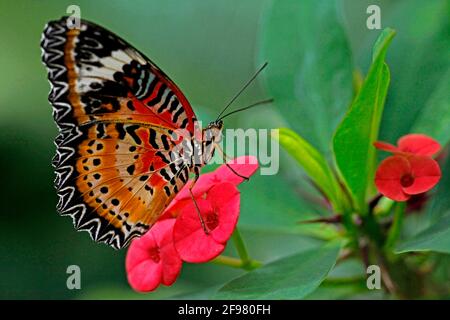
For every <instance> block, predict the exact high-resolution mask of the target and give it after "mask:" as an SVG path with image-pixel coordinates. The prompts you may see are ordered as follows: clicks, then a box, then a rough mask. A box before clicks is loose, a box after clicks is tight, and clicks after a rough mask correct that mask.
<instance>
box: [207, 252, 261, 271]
mask: <svg viewBox="0 0 450 320" xmlns="http://www.w3.org/2000/svg"><path fill="white" fill-rule="evenodd" d="M211 262H212V263H214V264H218V265H222V266H227V267H232V268H237V269H244V270H248V271H250V270H253V269H256V268H259V267H260V266H262V263H261V262H260V261H256V260H249V261H247V262H245V263H244V261H242V260H241V259H238V258H233V257H228V256H222V255H221V256H218V257H217V258H215V259H214V260H212V261H211Z"/></svg>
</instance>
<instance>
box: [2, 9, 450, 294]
mask: <svg viewBox="0 0 450 320" xmlns="http://www.w3.org/2000/svg"><path fill="white" fill-rule="evenodd" d="M273 2H274V1H273V0H246V1H240V0H216V1H204V0H166V1H156V0H150V1H142V0H141V1H132V2H131V1H124V0H122V1H118V0H115V1H106V0H105V1H99V0H97V1H76V2H74V1H31V0H22V1H11V0H2V1H1V2H0V43H1V50H0V66H1V73H0V166H1V168H2V176H1V181H2V183H1V185H0V197H1V200H2V201H1V203H2V206H1V209H0V210H1V218H0V219H1V222H0V228H1V229H0V298H19V299H23V298H37V299H49V298H56V299H66V298H80V299H89V298H97V299H103V298H110V299H111V298H143V299H149V298H168V297H173V296H178V297H189V298H198V297H203V296H207V294H208V291H209V290H213V289H214V287H215V286H218V285H220V284H222V283H224V282H225V281H227V280H229V279H231V278H233V277H235V276H237V275H239V274H240V273H241V271H239V270H233V269H228V268H226V267H222V266H216V265H212V264H202V265H189V264H185V265H184V267H183V270H182V274H181V276H180V279H179V280H178V281H177V282H176V283H175V284H174V285H173V286H172V287H170V288H160V289H158V290H157V291H156V292H155V293H151V294H147V295H142V294H137V293H134V292H133V291H132V290H131V289H130V288H129V286H128V284H127V281H126V274H125V270H124V259H125V250H123V251H120V252H117V251H114V250H112V249H110V248H107V247H106V246H104V245H98V244H95V243H93V242H92V241H91V240H90V238H89V236H88V235H87V234H86V233H77V232H75V231H74V229H73V226H72V222H71V220H70V219H69V218H61V217H59V216H58V215H57V213H56V211H55V204H56V195H55V192H54V189H53V178H54V175H53V171H52V168H51V165H50V160H51V158H52V157H53V154H54V149H55V148H54V145H53V138H54V137H55V135H56V128H55V125H54V123H53V120H52V117H51V107H50V105H49V103H48V102H47V94H48V91H49V85H48V82H47V80H46V71H45V68H44V67H43V66H42V64H41V62H40V48H39V42H40V34H41V32H42V30H43V27H44V25H45V23H46V22H47V21H49V20H52V19H57V18H59V17H60V16H62V15H65V14H66V8H67V6H68V5H71V4H77V5H79V6H80V8H81V15H82V17H83V18H85V19H89V20H92V21H94V22H96V23H98V24H100V25H103V26H104V27H106V28H107V29H110V30H112V31H113V32H115V33H117V34H118V35H120V36H121V37H123V38H125V39H126V40H127V41H128V42H130V43H132V44H133V45H135V46H136V47H137V48H138V49H139V50H141V51H142V52H144V53H145V54H146V55H147V56H149V57H150V58H151V59H152V60H153V61H154V62H156V63H157V64H158V65H159V66H160V67H161V68H162V69H163V70H164V71H165V72H166V73H167V74H169V75H170V76H171V78H172V79H173V80H174V81H175V82H176V83H177V84H178V85H179V86H180V87H181V88H182V90H183V91H184V93H185V95H186V96H187V97H188V99H189V100H190V101H191V103H192V105H193V106H194V109H195V110H196V112H197V114H198V115H199V117H200V119H202V120H203V121H209V120H211V119H213V118H214V116H215V115H217V113H218V111H219V110H220V109H221V107H223V106H224V104H225V102H226V101H227V100H228V99H229V98H230V97H231V96H232V95H233V94H234V93H235V92H237V91H238V90H239V89H240V87H241V83H244V82H245V81H246V80H247V79H248V78H249V77H250V75H251V74H252V73H253V72H254V70H255V69H256V68H257V67H258V66H259V65H260V64H261V63H262V61H265V60H267V59H268V56H270V57H272V56H273V55H272V54H270V50H268V49H267V45H268V43H269V44H270V43H272V42H268V40H267V37H268V34H269V35H270V36H271V37H272V38H271V39H273V37H275V38H277V37H279V38H278V39H279V45H280V46H283V48H286V53H289V54H288V57H287V59H286V60H285V61H283V60H281V59H280V60H276V58H274V60H275V61H272V60H270V59H269V69H268V71H267V72H268V73H269V74H277V72H278V73H284V74H283V75H282V76H286V75H291V73H292V78H293V79H294V80H295V81H296V82H295V83H296V85H297V86H298V87H300V89H299V92H298V97H299V100H301V101H302V102H301V103H299V104H295V103H294V104H292V105H283V104H282V103H280V104H279V105H277V104H274V105H272V106H271V107H263V108H260V109H259V110H258V111H253V112H252V111H249V112H246V113H241V114H239V115H238V116H236V117H232V118H229V120H228V121H227V122H226V126H227V127H229V128H237V127H242V128H250V127H257V128H276V127H279V126H289V127H291V128H293V129H295V130H296V131H298V132H300V133H301V134H302V135H303V136H305V137H306V138H307V139H309V140H310V141H311V142H312V143H313V144H314V145H315V146H316V147H318V148H319V149H320V150H322V151H324V152H327V151H328V150H329V145H328V142H327V141H330V137H331V133H332V132H333V130H334V128H335V126H336V125H337V123H338V121H339V120H340V117H342V115H343V114H344V112H345V108H346V107H347V106H348V104H349V103H350V99H351V96H352V73H353V71H354V70H360V72H362V73H363V74H365V72H366V71H367V68H368V65H369V63H370V57H371V52H370V50H371V47H372V45H373V42H374V40H375V39H376V37H377V36H378V34H379V32H380V31H379V30H368V29H367V27H366V19H367V17H368V15H367V14H366V8H367V6H368V5H369V4H378V5H379V6H380V7H381V14H382V27H388V26H389V27H392V28H394V29H396V30H397V36H396V38H395V40H394V41H393V43H392V45H391V47H390V49H389V52H388V57H387V61H388V64H389V66H390V68H391V87H390V90H389V94H388V99H387V105H386V110H385V114H384V118H383V123H382V130H381V137H382V138H383V139H384V140H387V141H390V142H395V140H396V139H397V138H398V137H399V136H401V135H402V134H405V133H407V132H410V131H411V130H415V129H416V128H419V129H420V130H421V131H424V132H427V133H430V134H431V135H433V136H435V137H436V138H438V139H439V140H440V141H441V142H442V143H445V142H447V140H448V136H449V134H448V133H449V132H448V129H445V128H446V126H447V127H448V126H449V125H448V124H449V123H450V118H449V117H450V112H447V113H442V112H441V111H442V110H447V111H448V110H449V109H450V108H449V100H448V92H450V90H448V89H450V88H449V87H448V86H449V83H450V81H449V80H450V79H449V77H450V72H449V60H448V59H449V54H448V53H449V39H450V37H449V35H450V33H449V19H448V17H449V2H448V1H446V0H431V1H426V2H425V1H415V0H404V1H401V0H398V1H387V0H386V1H374V0H371V1H366V0H364V1H353V0H342V1H331V0H330V1H328V0H322V1H317V2H315V4H317V8H318V9H317V10H315V9H314V10H312V11H307V10H309V9H306V8H305V12H311V13H313V14H314V16H309V15H307V14H305V17H304V18H305V19H304V21H292V20H290V19H288V18H287V19H286V21H285V22H284V23H286V28H291V27H295V28H301V30H302V31H301V32H299V37H300V38H299V39H293V41H292V42H290V41H288V40H290V39H285V38H283V34H282V33H280V34H279V35H277V34H273V33H272V34H270V32H271V30H268V28H269V26H268V24H267V17H268V16H270V10H271V6H272V4H273ZM299 2H301V1H299ZM304 2H305V4H304V5H305V6H307V5H308V3H310V1H304ZM325 2H327V3H328V4H326V5H325V6H327V7H328V6H329V3H332V8H333V9H332V12H331V16H330V12H329V11H327V10H322V9H321V7H323V6H324V3H325ZM302 5H303V4H301V5H300V7H301V6H302ZM299 16H300V17H301V15H299ZM336 37H338V38H336ZM305 39H308V41H306V40H305ZM330 39H332V40H333V41H334V40H336V39H337V40H339V45H340V47H341V48H344V51H342V50H341V51H326V52H319V50H317V48H321V44H322V43H326V42H327V41H330ZM309 40H311V41H309ZM311 43H313V45H311ZM290 46H292V48H293V49H292V51H291V50H289V48H290ZM269 49H270V48H269ZM296 52H298V53H299V55H298V64H297V63H294V64H292V65H291V64H290V63H291V62H292V61H293V60H292V58H296V56H292V54H291V53H296ZM318 52H319V53H320V54H321V55H320V54H318ZM267 55H268V56H267ZM338 55H340V56H338ZM275 56H276V55H275ZM328 57H333V58H336V59H337V60H336V61H335V63H334V64H332V65H330V64H329V63H328V61H329V58H328ZM328 67H329V69H326V68H328ZM298 68H301V69H302V70H305V71H304V72H303V73H301V74H299V73H298ZM330 68H331V69H330ZM333 68H335V69H336V73H334V71H333V70H334V69H333ZM330 73H332V74H336V78H333V79H334V80H333V81H334V82H333V81H332V82H329V83H328V82H327V79H328V78H327V75H329V74H330ZM259 80H260V81H259V82H258V83H255V84H254V85H253V86H252V87H251V88H250V89H249V90H247V91H246V92H245V94H244V95H243V96H242V97H241V98H240V100H239V103H238V104H237V105H245V104H248V103H251V102H254V101H256V100H260V99H262V98H266V97H267V90H266V86H267V83H266V82H265V81H264V77H261V78H260V79H259ZM322 80H323V81H322ZM321 90H323V92H321ZM320 108H322V109H320ZM419 129H417V130H419ZM438 129H439V130H438ZM446 130H447V131H446ZM436 135H437V136H436ZM302 177H303V174H302V172H301V170H300V169H299V168H298V167H297V166H295V165H293V164H292V162H291V160H289V159H288V157H287V156H286V155H285V154H284V153H283V152H282V159H281V169H280V172H279V174H277V175H275V176H255V177H254V178H252V180H251V181H250V182H248V183H246V184H243V185H242V187H241V191H242V200H241V203H242V210H241V218H240V222H239V225H240V227H241V230H242V233H243V235H244V237H245V240H246V241H247V242H248V247H249V251H250V253H251V255H252V257H254V258H256V259H260V260H262V261H271V260H275V259H277V258H279V257H282V256H286V255H288V254H290V253H293V252H298V251H301V250H307V249H311V248H314V247H316V246H318V245H320V241H319V240H315V239H312V238H310V237H307V236H306V235H305V234H304V232H302V229H301V227H300V226H299V225H298V224H297V221H298V220H300V219H304V218H305V217H306V216H312V215H318V214H322V213H323V212H322V210H323V209H322V208H320V207H319V206H317V205H315V204H314V203H313V202H311V201H306V200H304V197H302V194H304V193H305V192H312V191H310V190H307V189H305V184H304V181H303V179H302ZM305 190H306V191H305ZM312 195H313V196H314V194H312ZM227 250H229V251H230V252H229V253H230V254H233V252H232V249H231V248H229V249H227ZM72 264H76V265H79V266H80V268H81V275H82V289H81V290H73V291H71V290H68V289H67V288H66V279H67V274H66V268H67V266H69V265H72ZM446 265H447V266H448V261H447V264H446ZM362 270H363V269H362V266H361V265H359V264H358V263H357V262H354V263H353V262H351V263H349V264H348V265H347V266H338V268H337V271H336V270H335V272H336V273H339V272H344V274H346V275H348V274H349V273H352V272H353V273H359V274H361V272H363V271H362ZM443 272H444V273H446V272H447V274H448V269H447V270H446V269H444V271H443ZM331 276H333V275H331ZM367 294H368V293H367V291H365V292H364V291H362V292H361V291H358V290H353V289H352V288H349V287H347V288H344V289H340V290H338V289H333V290H330V289H329V288H326V287H325V286H322V287H321V288H319V290H318V291H317V292H316V293H315V294H314V296H313V297H317V298H337V297H373V298H379V297H381V296H380V293H377V292H375V293H370V295H367Z"/></svg>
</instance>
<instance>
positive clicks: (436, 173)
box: [374, 134, 441, 201]
mask: <svg viewBox="0 0 450 320" xmlns="http://www.w3.org/2000/svg"><path fill="white" fill-rule="evenodd" d="M397 144H398V146H394V145H392V144H389V143H386V142H375V143H374V145H375V147H376V148H378V149H380V150H384V151H388V152H391V153H393V155H392V156H390V157H387V158H386V159H385V160H383V161H382V162H381V164H380V166H379V167H378V169H377V172H376V174H375V185H376V187H377V189H378V191H379V192H380V193H382V194H383V195H385V196H386V197H388V198H390V199H392V200H395V201H406V200H408V199H409V198H410V197H411V196H412V195H416V194H420V193H424V192H427V191H428V190H430V189H432V188H433V187H434V186H435V185H436V184H437V183H438V182H439V179H440V178H441V169H440V168H439V164H438V163H437V162H436V161H435V160H434V159H432V156H433V155H435V154H436V153H438V152H439V151H440V149H441V146H440V145H439V143H438V142H437V141H435V140H434V139H432V138H430V137H428V136H426V135H423V134H408V135H405V136H403V137H402V138H400V139H399V140H398V142H397Z"/></svg>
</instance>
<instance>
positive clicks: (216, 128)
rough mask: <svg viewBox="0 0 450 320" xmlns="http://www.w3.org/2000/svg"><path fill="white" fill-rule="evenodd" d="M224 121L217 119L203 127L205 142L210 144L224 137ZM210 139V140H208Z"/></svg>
mask: <svg viewBox="0 0 450 320" xmlns="http://www.w3.org/2000/svg"><path fill="white" fill-rule="evenodd" d="M222 129H223V121H222V120H215V121H212V122H210V123H209V124H208V126H207V127H206V128H205V129H203V142H204V143H207V145H209V144H211V143H212V144H214V143H217V142H219V141H220V139H221V138H222ZM208 141H210V142H208Z"/></svg>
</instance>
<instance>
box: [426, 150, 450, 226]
mask: <svg viewBox="0 0 450 320" xmlns="http://www.w3.org/2000/svg"><path fill="white" fill-rule="evenodd" d="M448 150H449V148H447V149H446V150H444V152H448ZM441 169H442V177H441V180H440V181H439V184H438V185H437V187H436V193H435V194H434V195H433V197H432V199H431V204H430V206H429V207H428V210H427V217H428V220H429V221H430V222H431V223H434V222H436V221H437V220H439V219H440V218H442V217H443V216H444V214H445V213H446V212H448V211H449V210H450V197H449V194H450V156H447V159H446V160H445V161H444V163H443V164H442V165H441Z"/></svg>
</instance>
